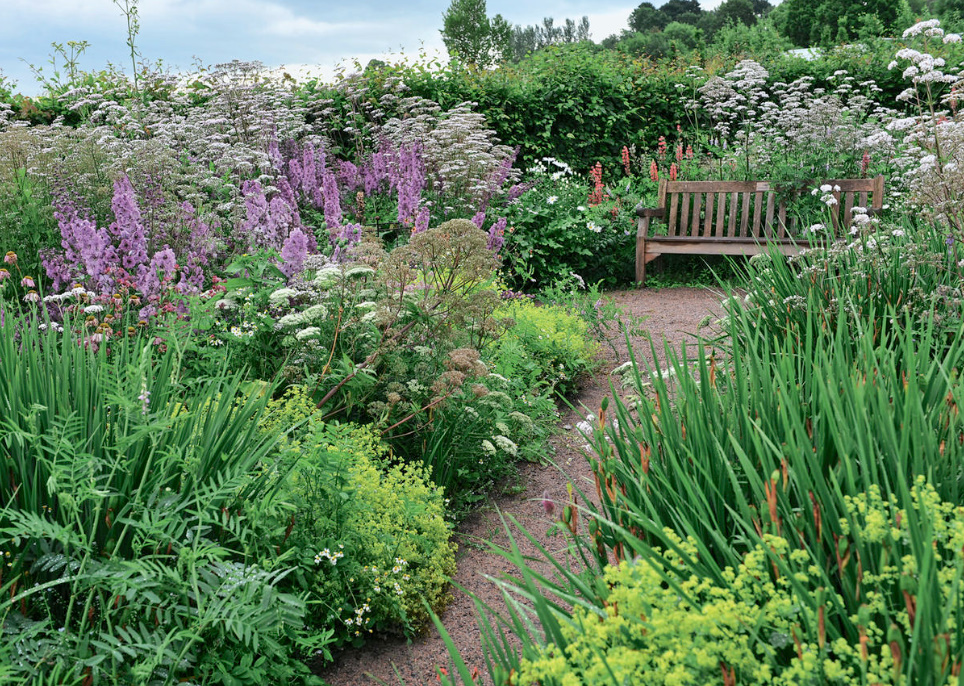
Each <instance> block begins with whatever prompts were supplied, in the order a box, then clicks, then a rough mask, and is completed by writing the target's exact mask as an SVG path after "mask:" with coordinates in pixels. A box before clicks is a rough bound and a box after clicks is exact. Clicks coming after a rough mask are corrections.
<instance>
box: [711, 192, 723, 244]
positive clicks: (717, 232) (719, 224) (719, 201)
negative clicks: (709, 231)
mask: <svg viewBox="0 0 964 686" xmlns="http://www.w3.org/2000/svg"><path fill="white" fill-rule="evenodd" d="M725 211H726V193H719V194H717V196H716V222H715V223H714V224H713V235H714V236H722V235H723V218H724V212H725Z"/></svg>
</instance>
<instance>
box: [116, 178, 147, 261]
mask: <svg viewBox="0 0 964 686" xmlns="http://www.w3.org/2000/svg"><path fill="white" fill-rule="evenodd" d="M111 209H112V210H113V211H114V223H113V224H111V225H110V227H109V228H110V233H111V235H112V236H114V237H115V238H116V239H117V241H118V243H117V254H118V255H119V256H120V262H121V266H122V267H123V268H124V269H125V270H127V271H128V272H129V273H131V274H133V273H135V272H136V271H137V269H138V267H140V266H142V265H143V264H145V263H146V262H147V235H146V232H145V231H144V224H143V223H142V221H141V210H140V207H138V205H137V197H136V196H135V194H134V187H133V186H132V185H131V182H130V179H128V178H127V177H126V176H121V177H120V178H118V179H117V180H116V181H115V182H114V199H113V200H112V201H111Z"/></svg>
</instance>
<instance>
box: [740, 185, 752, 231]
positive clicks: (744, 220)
mask: <svg viewBox="0 0 964 686" xmlns="http://www.w3.org/2000/svg"><path fill="white" fill-rule="evenodd" d="M750 195H751V193H740V197H742V198H743V216H742V217H740V235H741V236H746V227H747V224H748V223H749V222H750Z"/></svg>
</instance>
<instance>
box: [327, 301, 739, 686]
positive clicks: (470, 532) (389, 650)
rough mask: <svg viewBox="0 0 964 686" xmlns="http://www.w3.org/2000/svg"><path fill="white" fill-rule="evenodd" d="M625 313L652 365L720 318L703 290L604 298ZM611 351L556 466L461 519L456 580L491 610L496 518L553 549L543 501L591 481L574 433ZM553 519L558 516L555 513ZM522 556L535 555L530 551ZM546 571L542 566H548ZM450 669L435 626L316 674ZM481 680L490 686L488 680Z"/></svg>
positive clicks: (622, 356)
mask: <svg viewBox="0 0 964 686" xmlns="http://www.w3.org/2000/svg"><path fill="white" fill-rule="evenodd" d="M607 297H609V298H611V299H612V300H613V301H614V302H615V303H616V304H617V305H619V306H620V308H621V309H622V311H623V313H624V319H625V320H627V321H629V320H630V318H631V317H634V318H643V321H642V327H641V328H642V329H643V331H644V332H645V333H644V334H643V335H641V336H635V337H633V338H632V339H631V344H632V346H633V349H634V352H635V354H636V355H637V356H638V357H639V358H640V359H645V360H647V361H650V362H651V361H652V357H651V348H650V345H649V339H648V337H647V334H648V336H651V337H652V340H653V341H654V342H655V343H656V344H657V345H656V350H657V357H658V358H660V359H659V360H658V361H659V362H661V363H662V362H663V361H664V360H663V359H662V358H663V357H664V354H663V347H662V345H661V344H660V341H661V340H665V341H666V342H668V343H669V344H671V345H672V346H673V347H675V348H677V349H678V348H679V346H680V344H682V343H689V342H692V341H693V340H694V339H695V336H696V334H697V332H698V328H699V325H700V322H701V321H702V320H703V319H704V318H705V317H706V316H707V315H710V314H712V315H714V316H719V303H720V300H721V299H722V298H721V295H720V293H718V292H716V291H713V290H711V289H704V288H672V289H644V290H633V291H615V292H611V293H608V294H607ZM614 339H615V340H614V341H613V344H614V346H615V347H616V351H615V352H614V351H613V350H611V349H609V347H606V348H605V352H604V356H605V362H604V363H603V366H602V367H601V368H600V369H599V370H598V371H597V373H596V374H595V375H594V376H593V377H591V378H589V379H586V380H585V382H584V383H583V385H582V386H581V388H580V391H579V394H578V395H577V396H576V398H574V399H573V405H574V406H575V407H576V408H577V409H575V410H570V409H566V410H564V411H563V412H561V417H560V423H559V428H560V431H559V432H558V433H557V434H556V435H555V436H554V437H553V438H552V446H553V449H554V454H552V455H547V456H546V457H547V458H549V459H551V460H552V461H553V462H554V463H555V465H556V466H551V465H548V464H522V465H520V469H519V471H520V474H519V482H518V483H517V484H512V485H510V486H513V487H512V488H510V489H508V490H509V491H511V492H512V494H504V495H501V496H497V497H494V498H492V500H491V502H490V503H488V504H487V505H486V506H485V507H483V508H481V509H479V510H478V511H476V512H475V513H473V514H472V515H471V516H470V517H469V518H467V519H466V520H465V521H464V522H463V523H462V524H461V525H460V526H459V528H458V530H457V532H456V534H455V540H456V542H457V543H458V545H459V554H458V572H457V573H456V575H455V578H454V581H455V583H456V584H457V585H458V586H460V587H462V588H464V589H467V590H468V591H470V592H471V593H473V594H475V595H476V596H478V597H479V598H480V599H481V600H482V601H483V602H485V603H486V604H488V605H491V606H493V607H495V608H499V607H504V604H503V603H502V599H501V594H500V592H499V590H498V589H497V588H496V586H495V585H494V584H493V583H492V582H491V581H489V580H488V579H487V578H486V577H487V576H489V577H498V576H501V575H503V574H504V573H509V572H510V567H511V565H510V564H509V563H508V562H507V561H505V560H504V559H503V558H501V557H499V556H498V555H497V554H495V553H493V552H491V551H490V550H489V549H488V548H487V546H486V542H487V541H488V542H492V543H495V544H496V545H505V544H506V536H505V532H504V529H503V524H502V520H501V518H500V515H511V516H513V517H514V518H515V519H516V520H517V521H518V522H519V524H521V525H522V526H523V527H525V528H526V530H528V531H529V532H530V533H532V534H534V535H535V537H536V538H537V539H539V541H540V543H541V544H542V545H543V546H545V547H546V548H547V549H549V550H553V549H556V548H559V547H560V546H561V545H562V542H561V539H560V538H559V537H555V538H553V539H549V538H548V537H547V536H546V535H545V534H546V531H547V529H548V528H549V527H550V525H551V524H552V519H550V517H549V516H548V515H547V514H546V513H545V511H544V509H543V506H542V501H543V499H544V498H545V497H548V498H549V499H551V500H553V501H555V502H556V503H564V502H565V501H566V499H567V495H566V484H567V482H569V481H573V482H583V483H584V484H589V483H591V478H592V474H591V472H590V470H589V467H588V464H587V462H586V459H585V457H584V453H583V450H582V446H583V444H584V443H585V441H584V440H583V439H582V437H581V436H580V435H579V433H578V431H576V430H575V429H574V427H575V425H576V423H577V422H579V421H581V420H582V419H583V418H584V417H585V415H586V414H588V413H590V412H595V413H598V411H599V405H600V402H601V401H602V399H603V398H604V397H606V396H607V395H609V394H610V374H609V372H610V371H611V370H612V369H613V368H615V367H616V366H618V365H619V364H621V363H623V362H625V361H627V360H628V359H629V357H628V353H627V349H626V343H625V340H624V339H622V337H621V335H619V334H617V335H616V336H614ZM588 490H589V491H592V490H593V489H592V488H589V489H588ZM557 514H558V512H557ZM520 548H522V550H523V552H524V553H526V552H535V549H534V548H531V546H530V550H526V546H525V545H520ZM547 566H548V565H547ZM452 595H453V599H452V602H451V603H450V604H449V606H448V607H447V608H446V610H445V612H444V613H443V614H442V622H443V624H444V625H445V628H446V630H447V631H448V633H449V634H450V636H451V637H452V639H453V641H454V642H455V645H456V646H457V647H458V649H459V652H460V654H461V656H462V658H463V659H464V660H465V662H466V664H467V665H469V667H470V669H471V668H472V667H477V668H478V669H479V671H480V672H481V673H483V674H484V672H485V660H484V658H483V656H482V651H481V644H480V635H479V629H478V626H477V624H476V613H475V607H474V605H473V602H472V600H471V598H470V597H469V596H468V595H466V593H465V592H463V591H461V590H458V589H455V588H453V591H452ZM448 665H449V657H448V651H447V649H446V647H445V643H444V642H443V641H442V639H441V637H440V636H439V634H438V632H437V631H436V630H435V629H434V627H433V628H432V629H431V630H430V631H429V632H428V633H426V634H425V635H423V636H421V637H418V638H416V639H415V640H414V641H412V642H407V641H406V640H405V639H402V638H394V639H393V638H380V639H376V640H372V641H369V642H368V643H367V644H366V645H365V646H364V647H363V648H360V649H350V650H344V651H342V652H340V653H339V654H337V655H336V656H335V661H334V663H332V664H331V665H329V666H328V667H327V668H325V669H323V670H322V671H321V672H320V675H321V677H322V678H323V679H324V680H325V681H326V682H327V683H328V684H330V685H331V686H365V685H367V684H380V683H381V684H391V685H396V684H405V685H406V686H429V685H431V684H436V683H438V682H437V680H436V666H443V667H447V666H448ZM481 683H486V684H489V683H491V682H490V680H489V679H488V678H487V677H486V678H484V679H483V680H482V681H481Z"/></svg>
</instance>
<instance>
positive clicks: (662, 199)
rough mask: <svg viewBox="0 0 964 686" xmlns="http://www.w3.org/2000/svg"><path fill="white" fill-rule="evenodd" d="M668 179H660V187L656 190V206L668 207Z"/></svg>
mask: <svg viewBox="0 0 964 686" xmlns="http://www.w3.org/2000/svg"><path fill="white" fill-rule="evenodd" d="M667 183H668V181H667V180H666V179H665V178H662V179H660V180H659V189H658V190H657V191H656V193H657V197H656V207H666V184H667Z"/></svg>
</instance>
